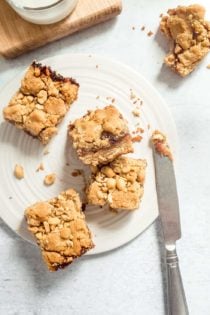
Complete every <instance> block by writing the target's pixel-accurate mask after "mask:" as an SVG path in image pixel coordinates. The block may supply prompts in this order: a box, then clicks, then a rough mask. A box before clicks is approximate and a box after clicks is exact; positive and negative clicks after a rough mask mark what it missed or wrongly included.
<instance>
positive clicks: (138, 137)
mask: <svg viewBox="0 0 210 315" xmlns="http://www.w3.org/2000/svg"><path fill="white" fill-rule="evenodd" d="M142 139H143V138H142V136H140V135H138V136H135V137H132V142H141V140H142Z"/></svg>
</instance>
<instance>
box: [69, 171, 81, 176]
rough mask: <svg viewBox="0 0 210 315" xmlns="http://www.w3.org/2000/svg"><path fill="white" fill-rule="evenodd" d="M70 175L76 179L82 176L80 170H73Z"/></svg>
mask: <svg viewBox="0 0 210 315" xmlns="http://www.w3.org/2000/svg"><path fill="white" fill-rule="evenodd" d="M71 175H72V176H73V177H77V176H80V175H82V171H81V170H79V169H78V170H77V169H76V170H74V171H73V172H72V173H71Z"/></svg>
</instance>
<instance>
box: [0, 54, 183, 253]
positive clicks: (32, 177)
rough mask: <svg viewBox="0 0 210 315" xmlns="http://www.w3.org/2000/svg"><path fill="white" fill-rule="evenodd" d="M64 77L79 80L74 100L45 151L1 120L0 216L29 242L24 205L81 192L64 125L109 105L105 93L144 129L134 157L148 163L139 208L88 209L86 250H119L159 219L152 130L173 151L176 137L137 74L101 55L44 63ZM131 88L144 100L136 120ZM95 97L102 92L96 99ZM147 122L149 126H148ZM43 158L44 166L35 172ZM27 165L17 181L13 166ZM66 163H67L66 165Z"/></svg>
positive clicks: (3, 98) (4, 93) (8, 92)
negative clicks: (90, 245)
mask: <svg viewBox="0 0 210 315" xmlns="http://www.w3.org/2000/svg"><path fill="white" fill-rule="evenodd" d="M43 62H44V63H46V64H47V65H51V66H52V68H53V69H56V70H57V71H58V72H60V73H61V74H63V75H66V76H72V77H74V78H75V79H76V80H77V81H78V82H79V83H80V91H79V98H78V100H77V101H76V102H75V103H74V104H73V105H72V107H71V109H70V111H69V112H68V114H67V117H66V118H65V119H64V121H63V122H62V123H61V125H60V128H59V133H58V135H57V136H56V137H55V138H54V139H52V141H51V142H50V143H49V145H48V146H47V148H48V149H49V152H50V153H49V154H47V155H44V154H43V153H44V151H45V149H46V148H45V147H43V146H42V145H41V144H40V143H39V141H38V140H36V139H33V138H32V137H30V136H29V135H27V134H25V133H24V132H22V131H20V130H17V129H16V128H15V127H14V126H12V125H10V124H9V123H6V122H3V118H2V117H1V120H0V122H1V124H0V144H1V148H0V170H1V171H0V174H1V176H0V191H1V205H0V215H1V217H2V219H3V220H4V221H5V222H6V223H7V224H8V225H9V226H10V228H11V229H13V230H14V231H15V232H16V233H18V234H19V235H20V236H21V237H23V238H24V239H26V240H28V241H32V242H33V240H32V239H31V237H30V234H29V233H28V232H27V230H26V225H25V220H24V219H23V213H24V209H25V208H26V207H27V206H29V205H31V204H33V203H35V202H36V201H38V200H47V199H49V198H51V197H53V196H56V195H57V194H58V193H59V192H61V191H63V190H65V189H67V188H69V187H75V188H77V189H78V190H79V191H82V188H83V187H84V182H83V178H82V177H81V176H79V177H72V176H71V172H72V170H73V169H75V168H81V167H83V166H82V164H80V165H77V164H78V162H77V159H76V158H75V156H74V155H73V157H72V156H70V152H69V146H68V141H67V126H68V124H69V122H70V121H73V120H74V119H75V118H77V117H80V116H82V115H83V114H85V113H86V112H87V110H90V109H94V108H96V106H98V107H103V106H105V105H107V104H109V103H110V101H109V100H107V97H108V98H109V97H111V98H114V99H115V105H116V106H117V108H118V109H119V110H120V111H121V112H122V114H123V115H124V117H126V119H127V120H128V122H129V127H130V129H131V130H134V129H135V125H136V124H137V123H138V122H140V123H141V127H142V128H144V130H145V132H144V134H143V141H142V142H141V143H136V144H135V153H134V154H132V155H133V156H134V157H138V158H145V159H146V160H147V162H148V167H147V172H146V173H147V176H146V182H145V193H144V197H143V200H142V203H141V206H140V209H138V210H135V211H131V212H126V211H125V212H122V213H120V214H115V213H112V212H110V211H108V210H106V209H104V208H102V209H101V208H98V207H95V208H91V209H88V210H86V218H87V221H88V225H89V227H90V229H91V230H92V232H93V235H94V242H95V245H96V246H95V248H94V249H93V250H92V251H90V252H89V254H96V253H102V252H105V251H108V250H111V249H114V248H117V247H119V246H121V245H123V244H125V243H127V242H129V241H130V240H132V239H133V238H134V237H136V236H137V235H139V234H140V233H141V232H142V231H144V230H145V229H146V228H147V227H148V226H149V225H150V224H151V223H152V222H153V221H154V220H155V219H156V217H157V215H158V208H157V198H156V188H155V177H154V165H153V158H152V150H151V148H150V146H149V137H150V134H151V131H152V130H154V129H155V128H158V129H160V130H161V131H163V132H164V133H166V134H167V135H168V137H169V141H170V143H171V144H172V149H173V152H174V154H176V145H177V136H176V129H175V125H174V122H173V119H172V117H171V115H170V113H169V110H168V108H167V106H166V104H165V102H164V101H163V99H162V98H161V97H160V95H159V94H158V93H157V92H156V91H155V90H154V88H153V87H152V86H151V85H150V84H149V83H148V82H147V81H146V80H145V79H144V78H143V77H142V76H141V75H139V74H138V73H136V72H135V71H133V70H131V69H130V68H129V67H127V66H124V65H122V64H119V63H116V62H114V61H110V60H108V59H105V58H102V57H99V56H90V55H80V54H75V55H63V56H56V57H53V58H49V59H46V60H44V61H43ZM22 76H23V73H20V74H19V75H18V76H16V77H15V78H14V79H13V80H12V81H10V82H9V83H8V84H7V85H6V86H5V87H4V88H3V89H2V90H1V92H0V106H1V109H2V108H3V107H4V106H5V105H6V104H7V103H8V101H9V99H10V97H11V96H12V94H14V92H15V90H16V89H17V88H18V87H19V84H20V79H21V77H22ZM130 89H133V91H134V92H135V94H136V95H138V96H139V97H140V98H141V100H143V105H142V107H141V116H140V118H139V117H138V118H137V117H134V116H133V114H132V110H133V109H134V108H135V106H134V105H133V104H132V101H131V99H130ZM97 96H100V98H99V99H98V98H97ZM148 125H150V130H149V129H148ZM41 162H43V164H44V167H45V170H44V171H40V172H36V169H37V167H38V165H39V164H40V163H41ZM16 163H17V164H21V165H23V166H24V169H25V178H24V179H23V180H21V181H20V180H17V179H16V178H15V177H14V175H13V170H14V166H15V164H16ZM66 163H69V164H70V166H68V165H66ZM51 172H55V173H56V174H57V181H56V183H55V184H54V185H52V186H51V187H45V186H44V185H43V178H44V176H45V175H46V174H49V173H51Z"/></svg>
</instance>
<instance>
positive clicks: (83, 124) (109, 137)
mask: <svg viewBox="0 0 210 315" xmlns="http://www.w3.org/2000/svg"><path fill="white" fill-rule="evenodd" d="M69 135H70V137H71V138H72V140H73V146H74V148H75V149H76V150H77V153H78V156H79V157H80V158H81V160H82V161H83V162H84V163H85V164H93V165H94V164H95V165H97V164H100V163H103V164H104V163H108V162H110V161H112V160H114V159H115V158H116V157H117V156H119V155H120V154H124V153H129V152H132V151H133V148H132V142H131V136H130V133H129V130H128V125H127V122H126V121H125V119H124V118H123V117H122V115H121V113H120V112H119V111H118V110H117V109H116V108H115V107H114V106H113V105H109V106H106V107H105V108H103V109H97V110H95V111H89V112H88V113H87V114H86V115H85V116H83V117H82V118H80V119H77V120H75V121H74V123H73V124H71V125H70V128H69Z"/></svg>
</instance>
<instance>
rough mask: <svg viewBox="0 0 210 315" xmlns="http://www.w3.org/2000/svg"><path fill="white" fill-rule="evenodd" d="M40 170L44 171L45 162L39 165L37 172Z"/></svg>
mask: <svg viewBox="0 0 210 315" xmlns="http://www.w3.org/2000/svg"><path fill="white" fill-rule="evenodd" d="M39 171H44V165H43V163H40V164H39V166H38V167H37V169H36V172H39Z"/></svg>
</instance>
